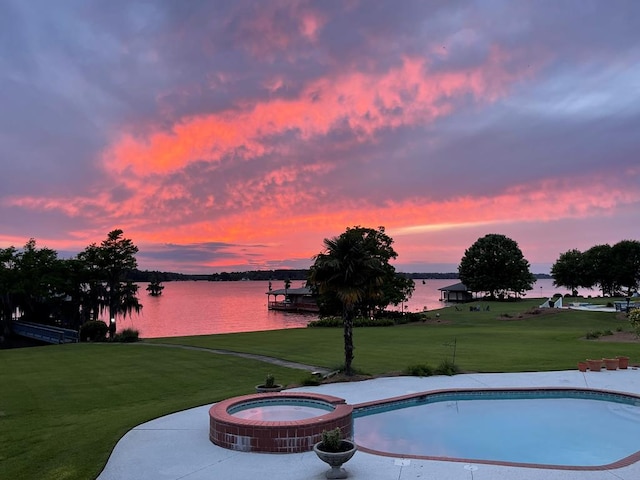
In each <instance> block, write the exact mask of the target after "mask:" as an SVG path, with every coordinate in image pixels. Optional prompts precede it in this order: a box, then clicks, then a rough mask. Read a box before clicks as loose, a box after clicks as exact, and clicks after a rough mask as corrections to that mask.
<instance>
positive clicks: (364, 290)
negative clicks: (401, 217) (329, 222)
mask: <svg viewBox="0 0 640 480" xmlns="http://www.w3.org/2000/svg"><path fill="white" fill-rule="evenodd" d="M392 243H393V240H392V239H391V238H390V237H389V236H388V235H386V234H385V233H384V227H379V228H378V229H377V230H375V229H371V228H364V227H359V226H357V227H353V228H347V230H346V231H345V232H344V233H342V234H341V235H340V236H338V237H333V238H328V239H327V238H326V239H325V240H324V250H323V252H321V253H319V254H318V255H316V256H315V257H314V263H313V265H312V266H311V269H310V270H309V279H308V284H309V285H310V286H311V288H312V289H313V290H314V291H315V292H317V293H318V294H319V295H320V298H321V301H322V298H323V297H327V296H328V297H329V299H337V301H338V302H339V303H340V305H341V306H342V320H343V327H344V357H345V362H344V368H345V373H346V374H347V375H352V373H353V372H352V362H353V358H354V355H353V350H354V347H353V318H354V314H355V311H356V309H357V308H358V306H362V305H367V304H370V303H372V302H375V301H377V300H378V299H379V298H381V297H382V296H383V294H384V285H385V282H388V281H389V278H390V277H389V274H390V273H395V269H394V268H393V267H392V266H391V265H389V261H390V260H391V259H394V258H396V257H397V253H396V252H395V251H394V250H393V248H392V247H391V244H392Z"/></svg>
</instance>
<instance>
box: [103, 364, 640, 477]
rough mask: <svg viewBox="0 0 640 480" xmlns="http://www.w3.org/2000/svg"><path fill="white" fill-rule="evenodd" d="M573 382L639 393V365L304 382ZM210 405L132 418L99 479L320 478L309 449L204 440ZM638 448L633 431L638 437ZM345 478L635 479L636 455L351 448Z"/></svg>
mask: <svg viewBox="0 0 640 480" xmlns="http://www.w3.org/2000/svg"><path fill="white" fill-rule="evenodd" d="M501 387H567V388H570V387H578V388H595V389H602V390H612V391H619V392H628V393H633V394H639V395H640V371H639V370H637V369H635V368H633V369H628V370H616V371H606V370H603V371H601V372H585V373H581V372H579V371H577V370H575V371H561V372H532V373H499V374H498V373H495V374H493V373H485V374H465V375H456V376H453V377H442V376H437V377H426V378H416V377H390V378H379V379H375V380H368V381H364V382H354V383H336V384H329V385H321V386H318V387H305V388H299V389H294V390H293V391H315V392H319V393H324V394H328V395H335V396H337V397H342V398H344V399H345V400H346V401H347V402H349V403H352V404H356V403H361V402H366V401H371V400H378V399H383V398H389V397H395V396H399V395H404V394H409V393H415V392H422V391H429V390H439V389H446V388H501ZM210 406H211V405H205V406H202V407H197V408H193V409H190V410H186V411H184V412H179V413H175V414H172V415H168V416H166V417H162V418H158V419H156V420H153V421H150V422H147V423H145V424H142V425H139V426H138V427H136V428H134V429H133V430H131V431H130V432H128V433H127V434H126V435H125V436H124V437H123V438H122V439H121V440H120V441H119V442H118V444H117V445H116V448H115V449H114V451H113V452H112V454H111V457H110V458H109V461H108V463H107V465H106V467H105V469H104V470H103V472H102V473H101V474H100V476H99V477H98V479H99V480H205V479H206V480H211V479H225V480H226V479H231V480H253V479H265V480H266V479H268V480H271V479H274V480H275V479H278V480H303V479H304V480H323V479H324V478H325V476H324V473H325V471H326V470H327V465H326V464H324V463H322V462H321V461H320V460H319V459H318V458H317V457H316V455H315V454H314V453H313V452H307V453H299V454H260V453H242V452H235V451H231V450H226V449H223V448H220V447H217V446H216V445H213V444H212V443H211V442H210V441H209V437H208V435H209V416H208V411H209V408H210ZM638 450H640V436H639V437H638ZM345 469H346V470H347V471H348V472H349V478H353V479H366V480H378V479H380V480H383V479H384V480H390V479H393V480H409V479H416V480H418V479H419V480H496V479H509V480H555V479H559V480H560V479H562V480H606V479H611V480H637V479H639V478H640V462H639V463H636V464H632V465H630V466H627V467H623V468H618V469H612V470H605V471H575V470H573V471H572V470H551V469H539V468H520V467H507V466H499V465H487V464H469V463H464V462H463V463H460V462H449V461H428V460H416V459H406V458H402V457H398V458H392V457H384V456H377V455H371V454H367V453H364V452H357V453H356V455H355V456H354V457H353V458H352V459H351V460H350V461H349V462H348V463H347V464H346V465H345Z"/></svg>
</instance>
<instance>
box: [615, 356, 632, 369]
mask: <svg viewBox="0 0 640 480" xmlns="http://www.w3.org/2000/svg"><path fill="white" fill-rule="evenodd" d="M616 358H617V359H618V361H619V364H618V366H619V367H620V369H621V370H626V369H627V368H629V357H625V356H619V357H616Z"/></svg>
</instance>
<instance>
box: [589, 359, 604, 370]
mask: <svg viewBox="0 0 640 480" xmlns="http://www.w3.org/2000/svg"><path fill="white" fill-rule="evenodd" d="M587 365H589V370H591V371H592V372H599V371H600V370H601V369H602V359H601V358H600V359H593V360H591V359H587Z"/></svg>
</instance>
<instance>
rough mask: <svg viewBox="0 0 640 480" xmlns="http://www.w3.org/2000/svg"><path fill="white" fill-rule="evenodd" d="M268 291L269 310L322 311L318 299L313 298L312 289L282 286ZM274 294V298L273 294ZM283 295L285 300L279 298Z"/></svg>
mask: <svg viewBox="0 0 640 480" xmlns="http://www.w3.org/2000/svg"><path fill="white" fill-rule="evenodd" d="M266 293H267V308H268V309H269V310H283V311H285V312H313V313H317V312H319V311H320V308H318V303H317V302H316V299H315V298H313V295H312V293H311V289H309V288H307V287H301V288H280V289H278V290H269V291H268V292H266ZM272 295H273V299H271V296H272ZM279 295H282V296H283V297H284V299H283V300H278V296H279Z"/></svg>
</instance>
